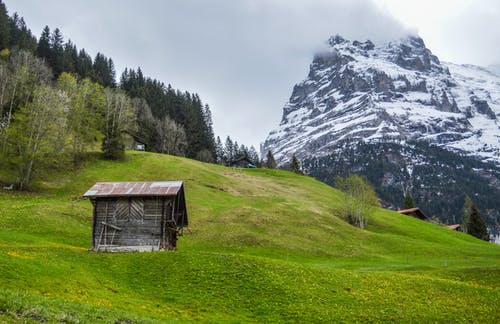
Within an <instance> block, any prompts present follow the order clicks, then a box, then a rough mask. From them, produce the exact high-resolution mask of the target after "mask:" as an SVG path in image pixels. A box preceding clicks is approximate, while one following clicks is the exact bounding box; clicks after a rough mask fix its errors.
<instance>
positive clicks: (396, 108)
mask: <svg viewBox="0 0 500 324" xmlns="http://www.w3.org/2000/svg"><path fill="white" fill-rule="evenodd" d="M328 44H329V45H330V50H329V51H324V52H322V53H319V54H316V56H315V57H314V60H313V63H312V64H311V67H310V72H309V74H308V77H307V78H306V79H305V80H304V81H302V82H300V83H298V84H297V85H296V86H295V87H294V90H293V92H292V95H291V97H290V100H289V101H288V103H287V104H285V107H284V108H283V117H282V120H281V123H280V126H279V127H278V128H277V129H276V130H274V131H271V133H270V134H269V136H268V137H267V139H266V141H265V142H264V144H263V149H262V151H263V152H267V150H269V149H271V150H272V151H273V153H275V155H276V159H277V161H278V163H283V162H284V161H286V160H288V159H290V158H291V155H292V154H297V155H298V156H301V157H304V156H305V155H307V154H304V152H303V151H306V152H307V151H308V149H309V150H311V149H312V150H314V151H315V153H316V155H318V154H319V155H321V154H322V153H323V151H325V152H327V153H329V151H328V143H331V142H332V141H338V140H342V139H343V138H344V137H347V138H358V139H363V140H365V141H372V140H376V139H378V138H382V137H383V138H384V142H385V141H387V139H391V140H395V141H400V142H404V141H406V140H426V141H428V142H429V143H435V144H437V145H440V146H442V147H444V148H445V149H449V150H454V151H456V152H460V153H464V154H467V155H470V156H479V157H480V159H481V160H482V161H489V162H494V163H495V164H496V165H497V166H498V165H500V145H498V143H499V142H500V135H499V133H500V132H499V130H500V124H499V123H498V119H497V116H498V115H500V91H499V90H498V89H500V77H498V76H497V75H496V74H494V73H493V72H490V71H488V70H487V69H486V68H481V67H476V66H472V65H456V64H452V63H441V62H440V61H439V59H438V58H437V56H435V55H433V54H432V53H431V51H430V50H428V49H427V48H426V47H425V44H424V42H423V40H422V39H421V38H420V37H415V36H408V37H407V38H403V39H400V40H399V41H397V42H389V43H386V44H384V45H374V44H373V43H372V42H371V41H369V40H367V41H365V42H359V41H352V42H351V41H347V40H345V39H343V38H342V37H340V36H338V35H337V36H333V37H331V38H330V39H329V41H328ZM450 70H451V73H450ZM471 71H472V72H473V73H472V72H471ZM486 76H487V77H488V78H489V79H485V78H486ZM481 81H483V84H482V85H483V86H487V87H486V88H483V89H482V88H481V87H480V86H481ZM485 82H486V84H485ZM342 112H344V113H342ZM353 114H356V115H354V117H358V120H356V118H353ZM359 117H362V118H361V119H359ZM407 119H409V121H410V123H405V121H406V120H407ZM347 121H353V123H354V124H355V125H354V126H356V127H354V128H350V127H349V126H351V125H348V124H346V122H347ZM328 123H329V124H328ZM332 124H335V128H332V127H329V126H331V125H332ZM343 124H344V125H343ZM361 127H362V128H363V129H364V132H360V134H358V135H356V134H355V133H354V134H352V132H351V133H349V131H351V130H357V129H359V128H361ZM346 130H347V132H344V131H346ZM336 131H339V132H337V134H335V132H336ZM342 135H344V136H342ZM311 136H313V137H312V138H313V141H312V142H313V143H314V144H320V143H323V145H316V147H311V145H310V144H311V141H310V139H311ZM306 142H307V143H306ZM292 143H293V144H292ZM308 144H309V145H308ZM325 144H326V147H324V149H325V150H321V149H322V146H324V145H325ZM318 149H319V151H318ZM323 155H325V154H323Z"/></svg>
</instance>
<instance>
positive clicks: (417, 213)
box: [398, 207, 429, 221]
mask: <svg viewBox="0 0 500 324" xmlns="http://www.w3.org/2000/svg"><path fill="white" fill-rule="evenodd" d="M398 213H400V214H404V215H407V216H411V217H415V218H418V219H421V220H423V221H426V220H428V219H429V217H427V216H426V215H425V214H424V212H422V211H421V210H420V208H418V207H416V208H409V209H403V210H398Z"/></svg>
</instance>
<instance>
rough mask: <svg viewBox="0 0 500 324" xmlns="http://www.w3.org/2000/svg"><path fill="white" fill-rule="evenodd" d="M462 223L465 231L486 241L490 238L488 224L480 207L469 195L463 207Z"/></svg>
mask: <svg viewBox="0 0 500 324" xmlns="http://www.w3.org/2000/svg"><path fill="white" fill-rule="evenodd" d="M462 223H463V224H462V228H463V231H464V232H465V233H467V234H470V235H472V236H475V237H477V238H478V239H481V240H484V241H489V240H490V237H489V235H488V230H487V228H486V224H485V222H484V220H483V218H482V217H481V214H480V212H479V209H478V208H477V205H476V204H475V203H474V201H472V199H471V198H470V197H469V196H466V197H465V202H464V207H463V209H462Z"/></svg>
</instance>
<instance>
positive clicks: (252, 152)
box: [248, 145, 260, 166]
mask: <svg viewBox="0 0 500 324" xmlns="http://www.w3.org/2000/svg"><path fill="white" fill-rule="evenodd" d="M248 159H249V160H250V161H252V164H253V165H255V166H260V161H259V154H258V153H257V150H256V149H255V147H254V146H253V145H251V146H250V149H249V150H248Z"/></svg>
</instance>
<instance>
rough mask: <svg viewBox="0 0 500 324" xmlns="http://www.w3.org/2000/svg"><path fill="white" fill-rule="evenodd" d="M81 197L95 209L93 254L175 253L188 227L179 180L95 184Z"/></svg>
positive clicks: (182, 187) (184, 202)
mask: <svg viewBox="0 0 500 324" xmlns="http://www.w3.org/2000/svg"><path fill="white" fill-rule="evenodd" d="M84 197H87V198H90V201H91V202H92V205H93V206H94V216H93V223H92V249H93V250H95V251H102V250H103V251H110V252H119V251H154V250H174V249H175V248H176V246H177V236H178V234H179V233H180V232H181V230H182V228H183V227H185V226H187V225H188V216H187V210H186V200H185V197H184V185H183V183H182V181H156V182H97V183H96V184H95V185H94V186H93V187H92V188H90V189H89V190H88V191H87V192H86V193H85V194H84Z"/></svg>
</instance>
